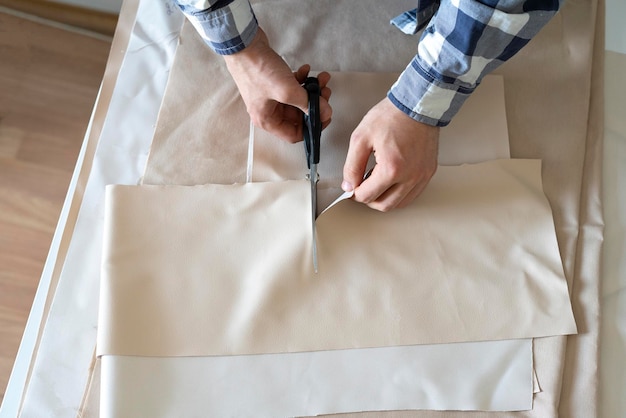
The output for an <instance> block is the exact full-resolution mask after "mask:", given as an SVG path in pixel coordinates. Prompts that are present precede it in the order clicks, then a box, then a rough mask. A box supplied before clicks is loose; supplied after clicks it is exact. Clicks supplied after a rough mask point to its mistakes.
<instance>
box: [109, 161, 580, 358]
mask: <svg viewBox="0 0 626 418" xmlns="http://www.w3.org/2000/svg"><path fill="white" fill-rule="evenodd" d="M308 193H309V188H308V183H307V182H306V181H288V182H274V183H248V184H243V185H230V186H226V185H207V186H202V187H176V186H169V187H155V186H139V187H137V186H112V187H110V188H109V189H108V194H107V196H108V199H107V211H106V221H105V228H106V229H105V243H104V255H103V265H104V268H103V277H102V288H101V301H100V307H101V311H100V327H99V331H100V335H99V340H98V341H99V346H98V352H99V354H118V355H144V356H176V355H179V356H181V355H188V356H189V355H191V356H194V355H223V354H254V353H280V352H295V351H314V350H328V349H343V348H363V347H382V346H395V345H410V344H427V343H448V342H460V341H484V340H496V339H511V338H526V337H540V336H548V335H562V334H570V333H574V332H576V328H575V324H574V319H573V316H572V314H571V307H570V302H569V295H568V291H567V286H566V283H565V278H564V276H563V273H562V267H561V262H560V259H559V255H558V247H557V244H556V239H555V236H554V226H553V224H552V219H551V216H550V208H549V205H548V204H547V201H546V199H545V197H544V195H543V193H542V190H541V177H540V164H539V162H538V161H531V160H497V161H493V162H488V163H482V164H476V165H463V166H450V167H445V166H442V167H440V169H439V171H438V172H437V174H436V175H435V177H434V178H433V180H432V182H431V185H430V187H429V188H428V190H427V191H426V192H425V193H424V194H423V195H422V196H421V197H420V198H419V199H417V200H416V201H415V202H414V203H413V204H412V205H410V206H409V207H408V208H406V209H403V210H396V211H393V212H391V213H388V214H382V213H380V212H377V211H374V210H371V209H369V208H367V207H365V206H363V205H361V204H358V203H355V202H353V201H351V200H344V201H342V202H340V203H338V204H337V205H336V206H334V207H333V208H331V209H330V210H328V211H326V212H325V213H324V214H323V215H321V216H320V217H319V218H318V220H317V230H318V250H319V274H315V273H313V268H312V263H311V251H310V250H311V247H310V245H311V238H310V226H309V225H310V223H309V221H310V219H309V218H308V211H307V207H308V205H309V204H310V203H309V202H310V200H309V195H308ZM181 220H184V222H181Z"/></svg>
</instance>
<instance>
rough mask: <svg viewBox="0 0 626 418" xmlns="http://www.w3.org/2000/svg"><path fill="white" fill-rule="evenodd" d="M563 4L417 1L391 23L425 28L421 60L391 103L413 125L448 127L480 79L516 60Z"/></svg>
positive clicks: (547, 0)
mask: <svg viewBox="0 0 626 418" xmlns="http://www.w3.org/2000/svg"><path fill="white" fill-rule="evenodd" d="M561 1H562V0H443V1H442V2H441V4H439V2H438V1H436V0H418V8H417V9H414V10H411V11H409V12H406V13H403V14H402V15H400V16H398V17H397V18H395V19H393V20H392V21H391V23H392V24H394V25H396V26H397V27H398V28H400V29H401V30H402V31H403V32H405V33H408V34H414V33H417V32H418V31H419V30H421V29H422V28H423V27H424V26H426V29H424V32H423V33H422V36H421V38H420V41H419V44H418V48H417V55H416V56H415V58H413V60H411V62H410V63H409V65H408V66H407V68H406V69H405V70H404V72H403V73H402V74H401V75H400V77H399V78H398V81H397V82H396V83H395V84H394V85H393V86H392V87H391V89H390V91H389V93H388V94H387V97H389V99H390V100H391V101H392V102H393V103H394V104H395V105H396V107H398V108H399V109H400V110H402V111H403V112H404V113H406V114H407V115H409V116H411V117H412V118H413V119H415V120H417V121H420V122H423V123H426V124H428V125H432V126H446V125H447V124H448V123H450V121H451V120H452V117H453V116H454V115H455V114H456V113H457V112H458V111H459V109H460V108H461V105H462V104H463V103H464V102H465V100H466V99H467V98H468V97H469V95H470V94H471V93H472V92H473V91H474V89H475V88H476V87H477V86H478V84H480V81H481V80H482V78H483V77H484V76H485V75H486V74H488V73H489V72H491V71H493V70H494V69H495V68H496V67H498V66H499V65H500V64H502V63H504V62H505V61H506V60H508V59H509V58H511V57H512V56H513V55H515V54H516V53H517V52H518V51H519V50H520V49H521V48H522V47H523V46H524V45H526V44H527V43H528V42H529V41H530V39H531V38H532V37H533V36H534V35H535V34H537V33H538V32H539V30H540V29H541V28H542V27H543V26H544V25H545V24H546V23H547V22H548V21H549V20H550V19H551V18H552V16H554V15H555V14H556V12H557V10H558V9H559V7H560V3H561Z"/></svg>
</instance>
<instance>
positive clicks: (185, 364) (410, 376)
mask: <svg viewBox="0 0 626 418" xmlns="http://www.w3.org/2000/svg"><path fill="white" fill-rule="evenodd" d="M456 345H458V346H459V349H460V350H463V352H464V355H463V356H456V357H455V356H452V357H450V356H449V355H448V354H449V352H448V351H447V350H445V349H443V350H442V349H441V348H440V345H417V346H404V347H385V348H366V349H358V350H334V351H316V352H308V353H290V354H284V353H283V354H265V355H254V356H227V357H214V356H211V357H167V358H163V357H135V356H102V357H101V358H100V361H101V362H102V378H103V382H107V383H108V384H107V385H105V386H103V391H102V396H101V404H102V409H101V414H100V418H112V417H133V418H142V417H145V418H157V417H160V418H166V417H172V418H178V417H195V416H206V417H224V416H231V417H255V418H276V417H293V416H315V415H318V414H320V413H326V414H330V413H335V414H336V413H342V412H351V411H358V410H367V411H384V410H406V409H433V410H446V409H454V410H485V411H510V410H523V409H530V408H531V407H532V393H531V390H529V388H530V386H532V385H531V380H532V370H531V369H532V368H531V367H530V364H531V362H532V347H531V346H532V344H531V341H530V340H504V341H489V342H488V343H485V342H473V343H459V344H456ZM486 358H489V361H485V359H486Z"/></svg>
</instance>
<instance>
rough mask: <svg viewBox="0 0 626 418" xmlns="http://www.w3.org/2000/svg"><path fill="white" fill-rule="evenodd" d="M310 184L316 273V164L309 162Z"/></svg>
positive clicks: (314, 267)
mask: <svg viewBox="0 0 626 418" xmlns="http://www.w3.org/2000/svg"><path fill="white" fill-rule="evenodd" d="M309 182H310V184H311V228H312V237H313V270H314V271H315V273H317V234H316V233H315V218H317V164H311V172H310V173H309Z"/></svg>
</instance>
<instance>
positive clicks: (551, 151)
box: [146, 0, 604, 418]
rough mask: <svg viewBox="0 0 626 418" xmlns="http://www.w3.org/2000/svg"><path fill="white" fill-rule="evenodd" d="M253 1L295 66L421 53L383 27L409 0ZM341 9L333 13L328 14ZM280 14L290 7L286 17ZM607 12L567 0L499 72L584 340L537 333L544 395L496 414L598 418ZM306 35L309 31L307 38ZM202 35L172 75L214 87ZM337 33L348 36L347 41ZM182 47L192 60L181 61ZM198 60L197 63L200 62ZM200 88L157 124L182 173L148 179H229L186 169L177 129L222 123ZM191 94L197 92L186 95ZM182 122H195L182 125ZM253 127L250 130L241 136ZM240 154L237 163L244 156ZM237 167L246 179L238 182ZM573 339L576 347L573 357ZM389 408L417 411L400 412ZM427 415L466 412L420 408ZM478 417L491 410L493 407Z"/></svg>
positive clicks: (377, 62) (402, 61)
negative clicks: (543, 199)
mask: <svg viewBox="0 0 626 418" xmlns="http://www.w3.org/2000/svg"><path fill="white" fill-rule="evenodd" d="M253 3H254V7H255V11H256V13H257V16H258V17H259V21H260V22H261V25H262V26H263V27H264V29H265V30H266V32H267V33H268V35H269V37H270V39H271V41H272V43H273V45H274V47H275V48H276V49H277V50H278V51H279V53H280V54H281V55H283V56H284V57H285V58H286V59H287V60H288V62H290V63H291V64H292V65H294V66H297V65H299V64H300V63H303V62H309V63H311V65H312V66H313V68H318V69H325V70H335V71H378V72H397V71H401V70H402V69H403V68H404V66H405V65H406V63H407V62H408V60H409V59H410V57H411V56H412V55H413V54H414V52H415V46H416V41H417V40H416V38H412V37H407V36H404V35H401V34H398V33H397V32H396V31H395V30H393V29H392V28H390V27H389V26H386V25H385V24H381V20H384V21H385V22H386V21H387V19H388V18H390V17H392V16H393V15H395V14H397V13H398V12H401V11H402V10H403V9H404V8H405V7H407V6H408V7H410V6H411V4H409V2H404V3H406V4H404V3H403V4H399V3H401V2H399V3H398V4H395V3H393V4H392V3H391V2H389V3H380V2H376V1H369V0H354V1H349V0H347V1H342V2H334V1H325V0H320V1H318V2H315V3H307V2H292V1H286V0H271V1H257V2H253ZM331 9H332V10H333V11H334V13H328V11H329V10H331ZM277 10H280V11H281V12H280V13H276V11H277ZM603 10H604V9H603V2H602V1H599V2H597V1H595V0H589V1H581V2H565V3H564V6H563V8H562V10H561V11H560V12H559V14H558V15H557V16H556V18H555V19H553V21H552V22H550V24H548V26H547V27H546V28H545V29H544V30H543V31H542V32H541V33H540V34H539V35H538V36H537V37H536V38H535V39H534V40H533V41H532V42H531V43H530V44H529V45H528V46H527V47H526V48H525V49H523V50H522V51H521V52H520V54H519V55H518V56H516V57H514V58H513V59H512V60H511V61H509V62H508V63H507V64H505V66H504V67H502V68H501V69H500V70H498V71H497V72H498V73H499V74H502V75H503V76H504V80H505V87H506V101H507V119H508V123H509V131H510V137H511V149H512V156H513V157H516V158H541V159H542V161H543V169H542V171H543V180H544V188H545V189H544V190H545V193H546V195H547V196H548V199H549V201H550V202H551V206H552V210H553V214H554V217H555V226H556V232H557V237H558V240H559V245H560V250H561V256H562V259H563V262H564V267H565V274H566V277H567V279H568V283H569V285H570V286H569V288H570V291H571V293H572V301H573V305H574V311H575V314H576V317H577V320H578V322H579V328H580V329H579V330H580V334H579V335H578V336H574V337H568V338H567V340H566V339H565V338H563V337H550V338H540V339H536V340H535V346H534V356H535V365H536V370H537V377H538V379H539V382H540V384H541V387H542V389H543V392H542V393H539V394H536V395H535V399H534V404H533V411H529V412H524V413H519V414H502V415H498V414H496V415H497V416H509V415H513V416H528V417H541V418H544V417H552V416H557V414H558V411H559V409H560V410H561V415H562V416H567V417H581V418H588V417H594V416H596V413H597V411H596V382H597V353H598V352H597V347H598V285H599V259H600V248H601V243H602V209H601V204H600V180H601V177H600V161H601V159H600V158H601V146H602V143H601V137H602V132H601V131H602V130H601V124H602V106H601V98H602V97H601V90H602V77H601V65H600V67H599V71H598V68H597V65H598V64H601V62H602V59H601V57H596V58H595V59H592V57H593V54H594V51H595V52H597V53H598V54H601V53H602V50H603V47H602V36H601V34H602V33H603V28H604V26H603ZM285 16H292V17H296V16H300V17H304V16H306V19H305V18H302V19H300V18H298V19H295V18H294V19H290V20H289V22H290V23H289V25H286V24H285V21H284V17H285ZM302 33H307V36H306V37H304V36H301V34H302ZM193 36H195V35H194V33H193V29H192V28H184V30H183V33H182V37H181V39H182V44H181V47H180V48H179V51H178V53H177V61H176V63H175V65H174V68H173V70H172V78H176V77H185V76H189V77H190V80H189V83H190V85H194V86H196V87H198V86H202V87H203V88H204V89H211V86H212V84H211V81H212V79H211V74H212V73H211V69H212V68H213V66H215V65H219V59H218V58H217V57H214V56H212V55H211V53H210V51H208V50H206V48H205V49H202V50H200V51H198V52H197V53H195V52H193V51H191V50H190V49H189V47H190V42H191V41H190V39H192V38H193ZM190 37H191V38H190ZM337 39H342V40H343V41H342V42H337V41H336V40H337ZM312 40H313V41H312ZM185 42H186V43H187V44H185ZM198 43H199V41H198ZM391 44H392V45H393V48H390V45H391ZM355 45H367V46H368V47H367V48H358V47H355ZM179 55H180V56H183V55H186V56H187V58H186V59H180V60H179V59H178V58H179ZM192 62H195V65H193V66H192V65H190V63H192ZM592 63H593V65H592ZM193 68H196V69H197V70H198V71H194V70H193ZM192 72H193V74H192ZM197 76H199V77H200V80H202V82H201V83H197V82H194V81H193V80H198V78H194V77H197ZM171 81H172V80H170V82H171ZM219 82H220V83H222V84H224V83H229V82H230V80H229V79H228V78H225V79H220V80H219ZM201 90H202V89H197V90H194V91H191V89H189V88H188V89H186V90H185V91H182V92H181V91H177V90H170V89H169V88H168V93H167V94H166V98H165V101H164V107H163V109H162V110H163V111H162V113H161V115H160V120H159V125H162V126H163V128H160V127H157V135H156V136H155V145H156V146H157V149H158V148H159V147H160V146H162V145H159V143H163V144H165V147H167V148H169V150H170V151H171V152H172V154H170V155H175V154H176V151H178V152H180V153H181V154H178V155H179V157H177V158H180V160H179V165H178V167H179V169H178V170H177V172H176V173H172V174H173V176H172V181H171V182H170V181H168V180H167V178H165V177H163V176H161V175H160V174H158V171H159V170H158V168H156V167H155V170H154V171H152V173H156V175H154V176H149V175H148V174H150V170H149V171H148V172H147V177H146V179H149V178H150V181H149V182H154V183H161V182H163V183H174V184H175V183H178V182H179V180H182V182H181V184H203V183H206V182H217V181H218V180H219V179H220V177H221V176H223V174H224V172H223V171H220V170H219V167H220V165H219V161H218V162H215V161H211V160H210V159H204V160H203V161H202V162H204V163H206V164H205V165H196V166H192V165H189V166H187V161H190V160H188V159H185V157H183V156H182V154H185V152H186V150H187V149H188V148H189V147H188V145H190V144H188V143H187V142H186V141H187V139H189V138H187V137H185V136H177V134H179V133H181V131H182V130H183V129H185V130H186V132H187V133H188V134H190V135H191V134H192V133H194V132H196V130H197V129H194V126H193V125H191V124H193V123H195V124H196V125H195V128H198V126H200V130H202V127H204V126H211V124H212V123H215V121H216V119H215V115H214V114H213V113H207V109H210V108H211V106H213V108H215V107H217V106H220V105H221V103H220V102H219V101H217V100H215V101H214V102H213V103H212V104H211V105H210V106H208V107H205V108H204V110H203V111H202V112H198V113H199V114H200V116H202V117H203V118H204V119H200V116H199V117H197V118H187V115H185V114H184V113H183V112H184V111H188V110H189V109H197V104H198V103H199V102H200V101H202V100H204V101H206V102H211V101H213V96H212V95H207V94H206V93H203V92H202V91H201ZM479 90H480V88H479ZM184 92H187V94H181V93H184ZM181 103H182V104H188V106H187V108H185V106H182V107H181V106H178V107H177V106H176V105H177V104H181ZM205 121H206V124H205ZM198 123H202V125H198ZM179 124H190V125H188V126H187V127H186V128H181V129H176V126H177V125H179ZM446 129H448V128H446ZM246 131H247V129H246ZM443 131H444V132H445V129H444V130H443ZM209 135H210V133H208V134H207V136H209ZM246 135H247V132H243V130H242V137H246ZM235 149H236V150H237V149H239V148H235ZM153 150H154V149H153ZM165 155H167V154H164V156H165ZM189 155H191V156H193V153H191V154H189ZM233 160H234V161H238V160H237V157H235V158H234V159H233ZM244 160H245V155H243V156H241V158H240V161H241V164H243V163H244ZM193 162H198V160H197V159H194V160H193ZM238 173H239V174H238ZM232 174H233V179H234V180H227V181H225V182H232V181H244V179H245V176H244V175H243V168H242V169H241V171H235V172H232ZM236 175H240V177H239V178H238V179H235V177H236ZM581 208H582V209H581ZM579 232H580V233H579ZM566 341H567V345H568V346H569V347H570V349H569V350H568V352H567V355H566ZM566 357H567V360H565V359H566ZM562 382H564V384H562ZM359 416H379V415H378V414H375V415H371V414H362V415H359ZM385 416H390V417H396V416H402V417H404V416H414V414H412V413H410V412H397V413H389V414H388V415H385ZM419 416H423V417H441V416H451V417H457V416H464V414H463V413H452V412H448V413H443V414H441V413H437V412H426V411H422V412H420V413H419ZM473 416H480V417H485V416H486V417H492V416H494V414H474V415H473Z"/></svg>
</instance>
